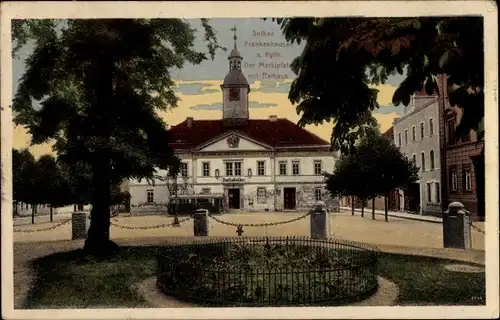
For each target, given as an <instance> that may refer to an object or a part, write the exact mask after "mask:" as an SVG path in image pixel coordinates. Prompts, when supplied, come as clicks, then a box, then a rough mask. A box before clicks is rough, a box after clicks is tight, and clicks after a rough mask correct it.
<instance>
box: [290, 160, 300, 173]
mask: <svg viewBox="0 0 500 320" xmlns="http://www.w3.org/2000/svg"><path fill="white" fill-rule="evenodd" d="M299 172H300V171H299V161H292V174H293V175H294V176H298V175H299V174H300V173H299Z"/></svg>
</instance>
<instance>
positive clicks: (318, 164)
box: [314, 160, 323, 175]
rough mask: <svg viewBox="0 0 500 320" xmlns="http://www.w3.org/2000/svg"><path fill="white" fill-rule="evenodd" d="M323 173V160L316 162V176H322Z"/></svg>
mask: <svg viewBox="0 0 500 320" xmlns="http://www.w3.org/2000/svg"><path fill="white" fill-rule="evenodd" d="M322 173H323V163H322V162H321V160H314V174H316V175H318V174H322Z"/></svg>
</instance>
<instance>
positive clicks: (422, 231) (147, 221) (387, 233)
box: [14, 212, 485, 250]
mask: <svg viewBox="0 0 500 320" xmlns="http://www.w3.org/2000/svg"><path fill="white" fill-rule="evenodd" d="M303 214H304V213H301V212H278V213H276V212H261V213H259V212H255V213H238V214H226V215H219V216H217V218H218V219H220V220H223V221H227V222H232V223H238V224H246V223H247V224H250V223H272V222H279V221H284V220H290V219H293V218H297V217H299V216H301V215H303ZM69 218H70V216H69V215H68V216H67V217H58V218H57V219H56V221H55V222H53V223H49V222H44V223H37V224H35V225H30V224H27V225H26V224H24V223H23V225H22V226H21V225H18V226H16V227H14V229H39V228H46V227H50V226H53V225H56V224H57V223H61V222H62V221H64V220H65V219H69ZM181 219H183V218H182V217H181ZM376 219H377V220H372V219H371V216H370V215H367V216H365V217H364V218H361V217H360V215H359V214H357V215H355V216H351V214H350V213H348V212H340V213H332V214H331V217H330V219H329V222H330V225H329V227H330V236H331V237H336V238H341V239H346V240H352V241H359V242H366V243H371V244H374V245H393V244H397V245H399V246H405V247H416V248H442V247H443V237H442V232H443V231H442V225H441V224H438V223H429V222H422V221H415V220H408V219H400V218H393V217H390V218H389V222H385V221H384V220H383V217H381V216H377V217H376ZM172 221H173V218H171V217H165V216H140V217H137V216H136V217H119V218H117V221H113V224H115V225H113V226H112V227H111V238H112V239H114V240H116V239H131V238H144V237H165V236H180V237H184V236H192V235H193V220H189V221H187V222H184V223H182V224H181V226H180V227H176V228H173V227H162V228H149V229H145V228H142V229H141V227H154V226H156V225H160V224H168V223H171V222H172ZM476 224H477V225H478V226H479V227H480V228H484V222H483V223H476ZM118 226H123V227H125V228H120V227H118ZM127 227H135V228H137V229H136V230H129V229H127ZM243 231H244V233H243V236H291V235H295V236H309V235H310V224H309V217H306V218H304V219H301V220H299V221H296V222H292V223H287V224H280V225H276V226H269V227H243ZM209 235H210V236H237V233H236V227H234V226H228V225H224V224H221V223H218V222H216V221H215V220H213V219H210V218H209ZM58 240H71V222H69V223H66V224H64V225H62V226H59V227H57V228H55V229H53V230H49V231H42V232H31V233H26V232H14V242H16V243H18V242H46V241H58ZM484 240H485V239H484V235H483V234H482V233H480V232H478V231H476V230H474V229H473V230H472V248H473V249H475V250H484Z"/></svg>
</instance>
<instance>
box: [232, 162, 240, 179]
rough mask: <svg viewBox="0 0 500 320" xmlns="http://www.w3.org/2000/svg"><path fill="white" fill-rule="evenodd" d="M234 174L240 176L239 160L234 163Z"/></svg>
mask: <svg viewBox="0 0 500 320" xmlns="http://www.w3.org/2000/svg"><path fill="white" fill-rule="evenodd" d="M234 175H235V176H241V162H235V163H234Z"/></svg>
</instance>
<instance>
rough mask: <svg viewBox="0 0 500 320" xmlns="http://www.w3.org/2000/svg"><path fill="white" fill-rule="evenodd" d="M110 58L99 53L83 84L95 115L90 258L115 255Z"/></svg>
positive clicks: (112, 74)
mask: <svg viewBox="0 0 500 320" xmlns="http://www.w3.org/2000/svg"><path fill="white" fill-rule="evenodd" d="M114 59H115V58H114V57H111V56H110V55H109V54H108V53H107V52H103V53H102V55H101V56H100V57H99V61H96V62H95V65H93V68H92V71H91V72H90V73H89V74H88V76H87V77H86V79H85V82H86V83H87V84H88V85H89V86H91V88H92V89H93V90H95V92H94V95H95V97H96V101H95V104H94V105H92V106H91V107H90V108H91V109H92V112H93V113H94V114H95V115H96V117H95V123H94V128H95V129H94V131H93V135H95V136H96V137H97V138H98V141H99V145H98V147H97V148H96V149H95V150H94V152H93V159H92V162H91V163H92V183H91V185H92V193H91V205H92V211H91V220H90V228H89V231H88V233H87V239H86V240H85V245H84V250H85V251H86V252H87V253H89V254H92V255H95V256H101V257H104V258H107V257H109V256H110V255H112V254H113V253H115V252H116V251H118V249H119V248H118V245H117V244H116V243H114V242H112V241H111V240H110V239H109V229H110V218H111V214H110V206H111V188H110V185H111V152H110V143H111V136H112V131H113V129H114V125H113V122H114V121H115V119H114V118H113V116H112V112H111V110H110V108H111V106H112V104H113V90H114V88H113V86H114V81H113V76H114V68H115V67H114Z"/></svg>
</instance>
